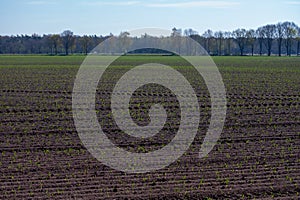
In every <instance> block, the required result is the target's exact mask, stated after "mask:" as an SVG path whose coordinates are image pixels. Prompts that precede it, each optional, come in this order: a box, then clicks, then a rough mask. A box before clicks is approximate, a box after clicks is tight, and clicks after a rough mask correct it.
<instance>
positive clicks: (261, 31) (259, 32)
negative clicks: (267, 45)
mask: <svg viewBox="0 0 300 200" xmlns="http://www.w3.org/2000/svg"><path fill="white" fill-rule="evenodd" d="M264 32H265V30H264V29H263V27H259V28H258V29H257V30H256V35H257V39H258V44H259V55H260V56H261V55H262V50H263V42H264Z"/></svg>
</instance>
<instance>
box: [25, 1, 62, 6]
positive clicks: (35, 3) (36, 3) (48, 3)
mask: <svg viewBox="0 0 300 200" xmlns="http://www.w3.org/2000/svg"><path fill="white" fill-rule="evenodd" d="M27 4H29V5H54V4H56V2H53V1H28V2H27Z"/></svg>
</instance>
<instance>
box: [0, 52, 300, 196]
mask: <svg viewBox="0 0 300 200" xmlns="http://www.w3.org/2000/svg"><path fill="white" fill-rule="evenodd" d="M83 59H84V57H83V56H57V57H56V56H0V151H1V159H0V199H30V198H34V199H36V198H41V199H47V198H48V199H98V198H99V199H270V198H274V199H298V198H299V196H300V194H299V193H300V158H299V155H300V107H299V106H300V90H299V86H300V78H299V77H300V57H214V58H213V59H214V61H215V63H216V64H217V66H218V67H219V70H220V73H221V74H222V77H223V81H224V84H225V88H226V92H227V103H228V105H227V116H226V121H225V126H224V129H223V132H222V134H221V138H220V139H219V141H218V143H217V144H216V145H215V147H214V149H213V150H212V151H211V152H210V153H209V154H208V156H207V157H205V158H202V159H199V158H198V153H199V149H200V144H201V143H202V140H203V136H204V134H205V133H206V130H207V127H208V124H209V116H210V101H209V93H208V91H207V89H206V88H205V86H204V83H203V80H202V79H201V78H198V77H196V76H194V73H192V71H190V70H192V69H191V68H190V67H188V66H185V63H184V62H181V61H180V60H178V59H177V58H176V57H175V56H173V57H170V56H164V57H159V56H152V57H151V56H147V57H146V56H128V57H124V58H123V59H120V60H119V61H117V62H116V63H115V66H113V67H112V68H111V69H110V71H109V72H108V73H107V75H108V77H107V80H106V82H105V83H106V85H105V87H103V88H99V89H98V90H97V97H96V98H97V100H98V99H104V100H103V101H100V100H99V101H97V100H96V101H97V102H101V103H96V110H97V111H98V112H97V113H103V114H104V115H105V116H106V117H105V118H104V119H101V120H99V122H100V124H101V125H102V126H103V127H104V129H105V131H106V133H107V135H108V136H109V138H110V139H111V140H113V141H114V143H116V144H118V145H119V146H120V147H122V148H124V149H127V150H128V151H133V152H141V153H142V152H147V151H151V150H155V149H158V148H160V147H162V146H164V145H165V144H167V143H168V142H169V141H170V139H172V137H173V136H174V134H176V130H177V129H178V115H179V114H180V112H179V110H178V105H177V106H176V104H177V103H178V102H177V101H176V97H175V96H174V95H172V93H170V92H169V91H164V90H162V89H161V88H158V89H155V88H154V89H153V88H152V89H153V91H151V93H145V92H143V91H137V92H136V97H135V98H133V100H132V107H131V109H132V112H133V116H135V117H136V122H137V123H138V124H141V125H143V123H144V124H145V123H146V122H147V116H146V115H145V112H142V111H143V109H146V108H147V106H145V105H144V107H143V105H141V104H142V103H141V102H143V100H149V99H152V100H153V101H155V100H157V99H158V100H161V101H163V102H164V105H165V108H166V110H167V111H168V112H169V113H170V117H171V118H172V119H175V121H173V122H170V123H168V127H166V128H164V129H163V130H162V133H159V135H158V136H154V137H153V138H151V139H149V140H134V139H133V138H130V137H126V136H124V135H123V136H122V137H119V134H118V133H119V132H118V130H117V127H116V125H115V124H114V123H112V119H111V117H110V116H111V115H109V111H110V108H109V104H108V103H107V101H108V100H109V94H110V92H109V89H111V88H112V87H113V82H114V81H116V80H118V79H119V78H120V77H119V75H118V73H123V72H125V71H126V70H128V69H129V64H130V63H132V62H134V63H135V64H141V63H144V62H150V61H151V62H154V61H157V62H163V63H166V64H170V65H172V66H174V67H175V68H176V69H177V70H178V71H180V72H182V73H183V74H185V75H186V76H187V78H188V79H189V80H190V82H191V83H192V85H194V86H197V85H198V86H199V87H200V89H199V91H197V93H198V94H199V96H198V99H199V104H200V110H201V121H200V125H199V130H198V134H197V136H196V138H195V140H194V142H193V144H192V145H191V146H190V148H189V150H188V151H187V152H186V153H185V154H184V155H183V156H182V157H181V158H180V159H178V160H177V161H176V162H174V163H173V164H171V165H170V166H168V167H166V168H164V169H161V170H158V171H154V172H148V173H145V174H134V173H124V172H120V171H117V170H114V169H111V168H109V167H107V166H105V165H103V164H102V163H101V162H99V161H97V160H96V159H95V158H94V157H92V156H91V154H90V153H89V152H88V151H87V150H86V148H85V147H84V145H83V144H82V142H81V140H80V138H79V136H78V134H77V132H76V129H75V125H74V121H73V115H72V90H73V84H74V80H75V77H76V74H77V71H78V69H79V66H80V64H81V63H82V61H83ZM98 116H99V115H98ZM164 133H169V135H166V134H164Z"/></svg>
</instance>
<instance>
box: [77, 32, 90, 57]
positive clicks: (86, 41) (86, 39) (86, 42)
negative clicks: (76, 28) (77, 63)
mask: <svg viewBox="0 0 300 200" xmlns="http://www.w3.org/2000/svg"><path fill="white" fill-rule="evenodd" d="M79 40H80V43H81V46H82V50H83V53H84V54H85V55H87V53H88V49H89V46H90V45H91V37H89V36H87V35H84V36H83V37H81V38H80V39H79Z"/></svg>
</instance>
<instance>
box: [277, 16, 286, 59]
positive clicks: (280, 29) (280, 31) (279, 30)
mask: <svg viewBox="0 0 300 200" xmlns="http://www.w3.org/2000/svg"><path fill="white" fill-rule="evenodd" d="M283 36H284V29H283V25H282V23H281V22H279V23H277V24H276V30H275V37H276V39H277V44H278V56H281V46H282V40H283Z"/></svg>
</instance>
